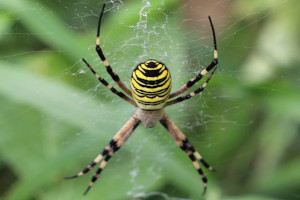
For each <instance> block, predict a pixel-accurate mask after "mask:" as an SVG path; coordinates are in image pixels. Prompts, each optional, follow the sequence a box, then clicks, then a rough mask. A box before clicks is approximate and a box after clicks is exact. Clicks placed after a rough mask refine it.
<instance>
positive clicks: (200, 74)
mask: <svg viewBox="0 0 300 200" xmlns="http://www.w3.org/2000/svg"><path fill="white" fill-rule="evenodd" d="M208 19H209V22H210V26H211V29H212V33H213V41H214V59H213V60H212V61H211V63H210V64H209V65H208V66H207V67H206V68H205V69H203V70H202V71H201V72H200V73H199V74H198V75H197V76H196V77H195V78H193V79H191V80H189V81H188V82H187V83H186V84H184V85H183V86H182V87H181V88H180V89H179V90H177V91H176V92H174V93H172V94H170V97H169V98H170V99H172V98H174V97H176V96H178V95H180V94H182V93H183V92H185V91H187V90H188V89H190V88H191V87H192V86H193V85H194V84H195V83H197V82H198V81H200V80H201V79H202V77H203V76H205V75H206V74H207V73H208V72H209V71H210V70H212V69H213V72H212V73H211V76H212V74H213V73H214V71H215V70H216V69H217V68H216V67H215V66H216V65H217V64H218V50H217V40H216V34H215V28H214V25H213V23H212V20H211V18H210V16H208ZM209 79H210V78H209ZM206 83H208V81H206ZM205 86H206V85H205ZM205 86H204V87H205ZM204 87H202V89H204ZM198 90H201V89H200V88H199V89H198ZM195 91H197V90H195ZM198 93H199V92H198ZM190 94H191V93H190ZM186 96H187V95H186ZM180 99H181V97H179V98H177V99H174V100H172V103H168V104H167V105H166V106H168V105H172V104H174V103H178V102H180V101H178V100H180Z"/></svg>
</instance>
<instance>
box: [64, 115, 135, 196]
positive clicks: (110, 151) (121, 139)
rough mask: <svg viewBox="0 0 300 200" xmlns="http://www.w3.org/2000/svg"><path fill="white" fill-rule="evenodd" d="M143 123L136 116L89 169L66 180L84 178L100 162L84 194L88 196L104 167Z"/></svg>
mask: <svg viewBox="0 0 300 200" xmlns="http://www.w3.org/2000/svg"><path fill="white" fill-rule="evenodd" d="M140 123H141V121H140V120H139V119H138V117H137V115H136V114H134V115H133V116H132V117H131V118H130V119H129V120H128V121H127V123H126V124H125V125H124V126H123V127H122V128H121V129H120V130H119V131H118V133H117V134H116V135H115V136H114V137H113V139H112V140H111V142H110V143H109V145H107V146H106V147H105V148H104V150H103V151H102V153H101V154H99V155H98V156H97V157H96V158H95V159H94V161H93V162H92V163H91V164H89V165H88V166H87V167H85V168H84V169H83V170H82V171H81V172H79V173H77V174H76V175H75V176H71V177H66V179H72V178H76V177H79V176H82V175H83V174H85V173H87V172H89V171H90V170H91V169H92V168H93V167H94V166H95V165H96V164H97V163H98V162H100V161H101V160H102V161H101V162H100V165H99V167H98V169H97V171H96V173H95V175H94V176H93V177H92V179H91V182H90V184H89V186H88V188H87V189H86V191H85V192H84V194H87V192H88V191H89V190H90V188H91V187H92V186H93V184H94V182H95V181H96V180H97V179H98V177H99V176H100V173H101V172H102V171H103V169H104V167H105V166H106V164H107V162H108V161H109V160H110V159H111V157H112V156H113V155H114V154H115V152H116V151H118V150H119V149H120V148H121V146H122V145H123V144H124V143H125V142H126V140H127V139H128V138H129V137H130V136H131V134H132V133H133V131H134V130H135V129H136V128H137V127H138V125H139V124H140Z"/></svg>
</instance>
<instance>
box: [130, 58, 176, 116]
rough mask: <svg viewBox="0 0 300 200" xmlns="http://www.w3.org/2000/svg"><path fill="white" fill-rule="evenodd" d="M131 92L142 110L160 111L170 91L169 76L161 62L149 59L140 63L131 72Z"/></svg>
mask: <svg viewBox="0 0 300 200" xmlns="http://www.w3.org/2000/svg"><path fill="white" fill-rule="evenodd" d="M130 86H131V92H132V95H133V98H134V100H135V102H136V103H137V105H138V106H139V107H140V108H141V109H143V110H159V109H162V108H163V107H164V105H165V103H166V101H167V100H168V97H169V95H170V91H171V75H170V72H169V70H168V68H167V67H166V66H165V65H164V64H163V63H161V62H159V61H157V60H154V59H150V60H146V61H145V62H143V63H140V64H138V65H137V66H136V68H135V69H134V70H133V72H132V76H131V81H130Z"/></svg>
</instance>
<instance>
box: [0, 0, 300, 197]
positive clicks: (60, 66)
mask: <svg viewBox="0 0 300 200" xmlns="http://www.w3.org/2000/svg"><path fill="white" fill-rule="evenodd" d="M78 2H79V1H71V0H70V1H63V2H62V1H57V2H55V1H53V2H46V1H37V0H29V1H22V0H11V1H1V2H0V75H1V77H0V172H1V175H0V195H1V197H2V198H3V199H7V200H22V199H24V200H27V199H44V200H47V199H49V200H50V199H51V200H53V199H83V197H82V194H83V192H84V190H85V188H86V187H87V185H88V183H89V181H90V178H91V174H92V173H89V174H88V175H86V176H83V177H80V178H78V179H74V180H71V181H70V180H69V181H66V180H64V179H63V177H65V176H70V175H73V174H75V173H77V172H78V171H79V170H81V169H82V168H83V167H85V166H86V165H87V164H88V163H90V161H91V160H92V159H93V158H94V157H95V156H96V155H97V153H98V152H99V151H101V150H102V148H103V147H104V146H105V145H106V144H107V143H108V142H109V141H110V139H111V138H112V137H113V135H114V134H115V133H116V132H117V131H118V129H119V128H121V126H122V125H123V124H124V123H125V122H126V121H127V119H129V117H130V116H131V115H132V114H133V113H134V111H135V109H134V108H132V106H130V105H129V104H127V103H126V102H123V101H122V100H120V99H118V97H116V96H114V95H113V94H111V93H110V92H109V91H107V90H106V88H104V87H103V86H102V85H100V86H99V87H98V86H97V87H96V85H97V84H98V83H97V81H96V80H95V79H94V77H93V75H91V74H89V73H85V72H83V71H82V70H83V69H84V70H86V69H85V66H84V65H83V64H82V63H81V62H80V58H81V57H85V58H86V59H87V60H89V61H90V63H91V64H92V65H93V66H95V68H97V71H98V72H99V73H100V74H103V76H104V77H105V78H106V79H108V80H109V78H110V77H109V76H108V75H104V74H106V71H105V69H104V67H103V66H102V65H100V64H99V60H96V58H97V55H96V53H95V52H94V51H93V49H94V41H95V38H94V37H95V31H96V28H95V27H96V25H95V24H96V21H97V15H98V11H99V10H100V8H101V5H102V2H98V1H94V2H92V1H91V2H87V1H83V3H82V5H81V4H80V3H78ZM109 2H111V1H109ZM145 2H146V1H128V2H127V1H125V2H124V5H122V6H121V8H120V9H119V10H118V9H116V8H115V12H110V11H108V12H105V17H104V23H103V28H102V33H101V34H102V37H103V38H104V39H103V41H104V45H105V52H104V53H105V54H106V55H108V56H107V57H108V58H109V61H111V62H112V63H113V64H114V66H113V68H114V70H115V71H116V72H118V74H119V75H120V77H121V78H122V79H123V80H124V82H125V83H128V79H129V76H130V70H131V69H132V67H133V66H134V65H135V64H137V63H138V62H140V61H141V60H142V59H147V58H149V57H151V58H163V60H162V61H163V62H164V63H165V64H167V66H168V67H169V69H170V70H171V72H172V77H173V85H174V86H173V91H175V90H176V88H179V87H180V86H181V85H183V84H184V83H185V82H186V81H187V80H188V79H190V78H192V77H194V76H195V74H190V73H189V72H190V71H195V72H200V70H201V68H200V67H199V61H198V59H199V58H198V57H199V56H200V57H201V56H203V57H202V59H204V60H205V62H203V63H208V62H209V61H210V59H212V52H208V51H211V48H207V47H204V45H203V44H200V42H198V41H197V39H198V37H199V36H198V35H196V34H193V33H191V32H192V31H189V28H190V29H193V28H194V27H192V28H191V27H189V28H187V27H185V25H184V24H183V16H184V14H182V15H181V13H182V12H184V11H183V9H182V8H185V7H188V6H189V3H186V4H185V3H180V1H174V0H163V1H150V2H151V7H150V8H149V13H148V19H147V27H146V28H148V29H147V30H152V29H151V28H149V27H152V26H153V27H154V26H156V27H162V26H166V27H165V28H164V29H156V30H153V31H154V32H155V33H153V34H149V37H141V39H137V40H135V41H134V42H135V43H139V45H130V44H132V43H130V41H128V43H129V45H128V46H127V47H123V48H122V49H120V47H119V46H118V44H123V43H124V41H126V40H128V39H129V38H135V37H136V31H140V30H135V29H132V28H131V29H130V28H129V27H130V26H135V25H136V24H137V23H139V22H141V21H140V20H142V19H140V15H139V11H140V10H141V8H142V7H143V6H145ZM220 2H223V3H225V2H226V3H228V2H227V1H220ZM115 3H116V4H118V3H119V4H120V2H119V1H117V2H115ZM115 3H114V4H111V3H108V8H109V9H110V8H111V9H112V10H113V8H112V7H113V6H114V5H115ZM84 4H87V6H88V8H87V7H86V6H85V5H84ZM299 4H300V3H299V2H298V1H284V2H282V1H242V0H241V1H239V0H237V1H232V2H230V3H229V6H230V7H231V13H227V14H228V15H229V16H230V17H231V21H230V22H228V24H227V25H226V24H224V26H223V25H218V26H216V31H217V41H218V47H219V57H220V64H219V69H218V72H217V73H216V75H215V76H214V77H213V79H212V81H211V82H210V84H209V86H208V87H207V89H206V90H205V92H204V93H203V95H201V96H199V97H194V98H193V99H191V100H190V101H189V102H185V103H182V104H181V105H174V106H173V107H170V108H167V109H166V110H167V112H168V114H169V115H170V117H171V118H172V119H174V121H175V123H176V124H177V125H178V127H179V128H180V129H181V130H182V131H183V132H184V133H185V134H186V135H187V137H188V138H189V140H190V141H191V142H192V143H193V144H194V146H195V147H196V149H198V150H199V151H200V153H201V154H202V155H203V156H204V157H205V158H206V160H207V161H208V162H209V163H210V164H211V165H213V166H214V167H216V168H217V170H218V171H217V172H215V173H212V172H208V171H207V170H205V173H206V175H207V177H208V179H209V185H208V192H207V194H206V196H201V193H202V188H203V187H202V186H203V183H202V182H201V179H200V177H199V175H198V174H197V172H196V171H195V169H194V168H193V166H192V164H191V162H190V160H189V159H188V158H187V157H186V155H185V154H184V153H183V152H181V150H180V149H179V148H177V146H176V144H175V143H174V142H173V141H172V140H171V138H170V137H169V136H168V135H167V133H166V132H165V130H164V129H163V128H162V127H161V126H157V127H155V128H153V129H145V128H144V127H143V125H141V126H140V127H139V128H138V129H137V130H136V132H135V133H134V134H133V136H132V137H131V138H130V139H129V141H128V142H127V143H126V145H124V147H122V149H121V150H120V151H119V152H118V153H117V154H116V156H114V157H113V158H112V160H111V161H110V162H109V164H108V165H107V168H106V169H105V171H104V172H103V173H102V174H101V178H99V180H98V181H97V182H96V183H95V185H94V187H93V188H92V189H91V191H90V192H89V194H88V195H87V196H86V197H84V199H103V200H120V199H121V200H129V199H147V200H150V199H155V200H157V199H159V198H160V199H180V198H179V197H182V199H187V198H189V199H193V200H198V199H210V200H214V199H224V200H227V199H233V200H248V199H249V200H250V199H253V200H276V199H297V198H298V197H299V195H300V194H299V188H300V181H299V180H300V173H299V168H300V160H299V127H300V126H299V122H300V121H299V119H300V109H299V108H300V96H299V91H300V86H299V85H300V84H299V81H300V79H299V77H300V70H299V67H298V66H299V63H300V57H299V56H298V54H299V51H300V49H299V48H300V47H299V42H300V41H299V35H300V28H299V26H298V24H299V20H300V16H299V11H298V9H299V6H300V5H299ZM62 5H70V6H72V8H73V7H75V9H67V6H66V7H64V8H61V6H62ZM213 5H215V4H213ZM213 5H211V6H212V7H213ZM76 6H77V7H76ZM76 9H77V10H76ZM78 9H85V10H84V11H79V10H78ZM90 11H91V13H92V14H91V16H90V17H87V18H84V19H85V20H86V21H84V22H78V21H75V22H74V21H72V19H74V18H73V16H76V15H77V14H78V13H81V14H82V13H83V14H87V13H89V12H90ZM166 16H167V17H166ZM76 19H83V18H80V17H78V18H76ZM166 22H167V23H166ZM214 22H216V23H215V24H217V22H218V19H216V20H214ZM83 24H87V25H86V26H84V28H78V30H76V28H75V27H77V26H78V27H80V26H82V25H83ZM227 26H228V27H230V28H226V27H227ZM70 27H74V28H70ZM141 27H142V26H141ZM197 28H199V27H197ZM165 31H166V32H167V34H166V32H165ZM207 32H208V31H207ZM21 33H28V34H21ZM209 33H210V32H209ZM144 34H147V33H144ZM166 35H167V36H166ZM187 35H189V37H187V38H186V36H187ZM207 35H208V34H207ZM166 37H168V39H166ZM210 38H211V37H209V39H210ZM189 40H190V41H189ZM152 41H156V42H153V43H154V44H151V43H152ZM170 41H173V43H172V42H171V43H170ZM195 41H197V42H195ZM144 43H145V44H147V45H148V46H146V47H145V46H143V45H142V44H144ZM150 44H151V45H150ZM207 44H209V45H211V41H210V40H208V42H207ZM89 47H92V48H91V49H92V50H89ZM191 49H197V50H199V51H197V52H196V53H195V52H192V51H193V50H191ZM145 51H146V52H147V53H145ZM199 52H201V53H202V52H204V55H201V53H199ZM197 53H199V55H195V54H197ZM162 54H166V55H167V56H165V55H162ZM195 56H196V57H195ZM201 62H202V61H201ZM168 63H170V65H168ZM182 63H188V64H182ZM125 64H126V66H124V65H125ZM201 64H202V63H201ZM203 65H207V64H203ZM118 66H122V67H120V68H118ZM127 66H129V67H131V68H130V69H128V68H127ZM112 84H114V83H112ZM198 86H199V84H198ZM91 88H92V89H91ZM178 113H179V114H178ZM153 191H160V192H153ZM151 194H153V195H151ZM175 196H176V197H177V198H175ZM172 197H173V198H172Z"/></svg>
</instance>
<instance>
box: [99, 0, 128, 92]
mask: <svg viewBox="0 0 300 200" xmlns="http://www.w3.org/2000/svg"><path fill="white" fill-rule="evenodd" d="M105 5H106V4H105V3H104V4H103V7H102V11H101V13H100V16H99V21H98V29H97V39H96V51H97V53H98V55H99V57H100V58H101V60H102V62H103V64H104V65H105V67H106V70H107V72H108V73H109V75H110V76H111V78H112V79H113V80H114V81H115V82H116V83H117V84H118V86H119V87H120V88H121V89H122V90H123V91H124V92H125V93H126V94H127V95H129V96H131V97H132V94H131V91H130V90H129V89H128V88H127V87H126V86H125V85H124V83H123V82H122V80H121V79H120V78H119V76H118V75H117V74H116V73H115V72H114V71H113V70H112V68H111V66H110V64H109V63H108V61H107V60H106V58H105V56H104V54H103V51H102V49H101V47H100V26H101V21H102V16H103V13H104V8H105Z"/></svg>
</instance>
